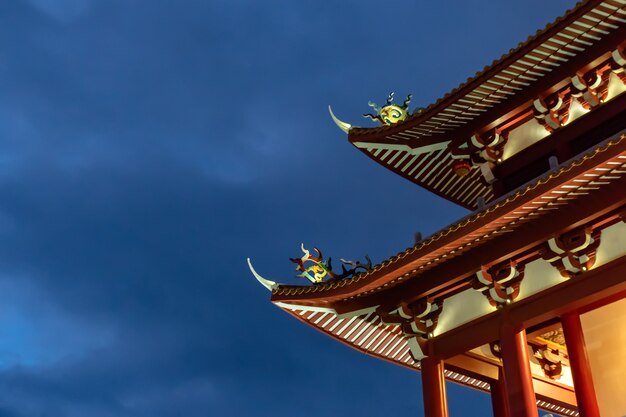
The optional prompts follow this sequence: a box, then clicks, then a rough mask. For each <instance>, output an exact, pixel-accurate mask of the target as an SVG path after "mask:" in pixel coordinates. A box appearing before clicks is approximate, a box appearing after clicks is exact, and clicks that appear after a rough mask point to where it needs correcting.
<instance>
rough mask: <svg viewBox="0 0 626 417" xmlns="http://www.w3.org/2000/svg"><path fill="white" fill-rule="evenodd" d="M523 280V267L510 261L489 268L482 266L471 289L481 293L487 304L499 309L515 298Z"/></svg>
mask: <svg viewBox="0 0 626 417" xmlns="http://www.w3.org/2000/svg"><path fill="white" fill-rule="evenodd" d="M523 279H524V265H518V264H517V263H515V262H513V261H510V262H506V263H504V264H499V265H494V266H491V267H485V266H482V267H481V269H480V271H478V272H476V278H475V279H474V280H473V281H472V287H473V288H474V289H476V290H478V291H480V292H481V293H483V294H484V295H485V297H487V299H488V300H489V304H491V305H492V306H496V307H501V306H503V305H504V304H510V303H511V302H513V301H514V300H515V299H516V298H517V296H518V295H519V289H520V284H521V282H522V280H523Z"/></svg>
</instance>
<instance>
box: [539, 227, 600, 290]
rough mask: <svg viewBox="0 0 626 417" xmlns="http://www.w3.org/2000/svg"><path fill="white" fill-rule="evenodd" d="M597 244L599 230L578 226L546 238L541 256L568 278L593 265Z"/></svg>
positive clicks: (598, 242)
mask: <svg viewBox="0 0 626 417" xmlns="http://www.w3.org/2000/svg"><path fill="white" fill-rule="evenodd" d="M599 245H600V230H597V231H595V232H594V231H592V230H591V228H578V229H574V230H571V231H569V232H567V233H564V234H562V235H561V236H555V237H553V238H552V239H550V240H548V242H547V243H545V245H544V247H543V248H542V250H541V257H542V258H543V259H545V260H546V261H548V262H550V265H552V266H554V267H555V268H557V269H558V270H559V272H560V274H561V275H562V276H563V277H564V278H568V279H569V278H572V277H573V276H576V275H578V274H581V273H583V272H585V271H587V270H589V269H590V268H591V267H592V266H593V265H594V263H595V261H596V250H597V249H598V246H599Z"/></svg>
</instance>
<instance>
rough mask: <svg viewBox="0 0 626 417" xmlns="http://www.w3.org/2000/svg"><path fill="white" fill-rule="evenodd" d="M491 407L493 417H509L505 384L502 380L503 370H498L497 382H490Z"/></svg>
mask: <svg viewBox="0 0 626 417" xmlns="http://www.w3.org/2000/svg"><path fill="white" fill-rule="evenodd" d="M490 385H491V407H492V408H493V417H511V413H510V412H509V404H508V402H507V395H506V382H505V380H504V370H503V369H502V368H501V367H500V368H498V380H497V381H493V382H491V384H490Z"/></svg>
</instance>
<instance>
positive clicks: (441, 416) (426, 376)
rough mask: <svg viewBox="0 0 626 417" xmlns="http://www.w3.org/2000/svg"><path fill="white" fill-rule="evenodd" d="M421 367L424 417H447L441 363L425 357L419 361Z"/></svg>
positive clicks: (444, 381)
mask: <svg viewBox="0 0 626 417" xmlns="http://www.w3.org/2000/svg"><path fill="white" fill-rule="evenodd" d="M421 365H422V392H423V393H424V416H426V417H448V402H447V400H446V379H445V376H444V374H443V361H441V360H439V359H437V358H433V357H426V358H424V359H422V360H421Z"/></svg>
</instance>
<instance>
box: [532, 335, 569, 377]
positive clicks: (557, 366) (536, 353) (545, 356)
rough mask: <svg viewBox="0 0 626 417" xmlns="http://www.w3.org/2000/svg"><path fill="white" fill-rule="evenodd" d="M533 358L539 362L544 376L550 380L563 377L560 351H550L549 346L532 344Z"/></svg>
mask: <svg viewBox="0 0 626 417" xmlns="http://www.w3.org/2000/svg"><path fill="white" fill-rule="evenodd" d="M530 347H531V348H532V351H533V358H534V359H535V360H536V361H537V363H538V364H539V366H541V370H542V371H543V373H544V375H545V376H546V377H548V378H550V379H559V378H560V377H561V375H563V362H562V361H561V357H560V356H559V350H558V349H550V348H549V347H548V346H537V345H533V344H531V345H530Z"/></svg>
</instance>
